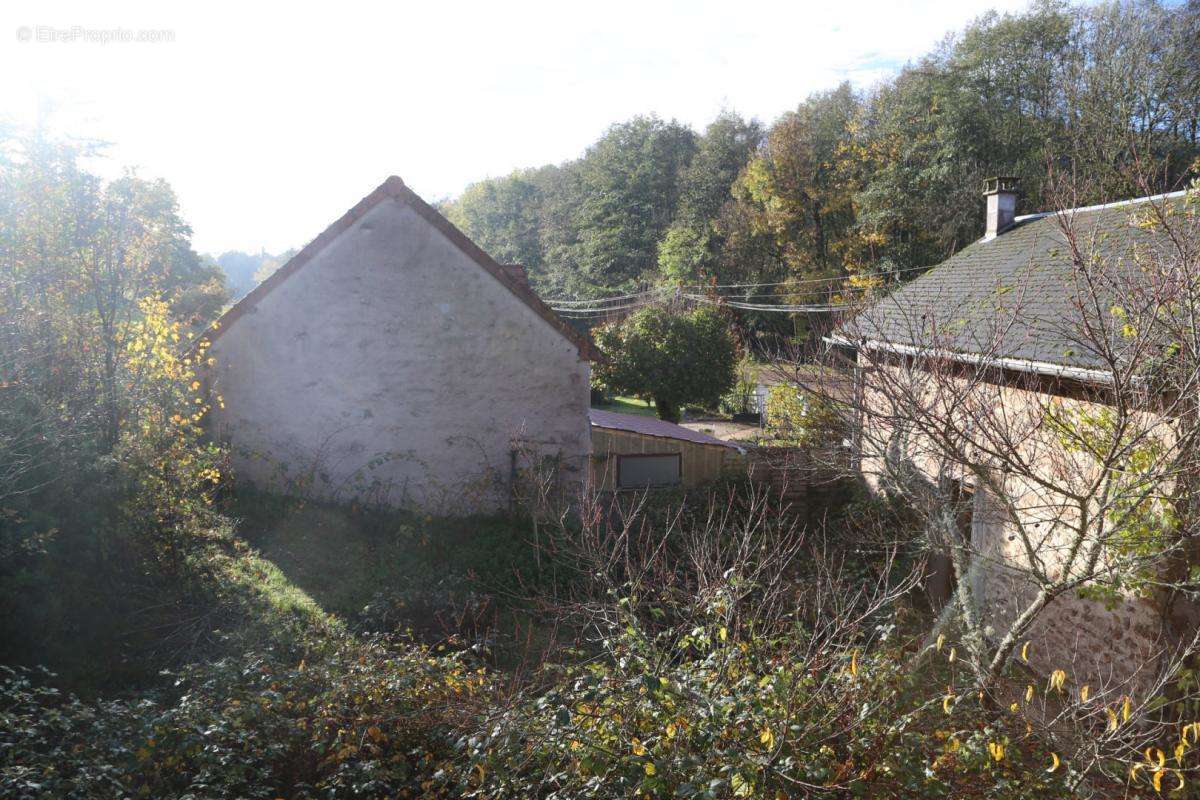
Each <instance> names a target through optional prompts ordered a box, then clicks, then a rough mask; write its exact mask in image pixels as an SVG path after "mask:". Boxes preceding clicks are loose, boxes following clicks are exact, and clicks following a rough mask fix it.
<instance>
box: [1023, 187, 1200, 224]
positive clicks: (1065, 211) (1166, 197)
mask: <svg viewBox="0 0 1200 800" xmlns="http://www.w3.org/2000/svg"><path fill="white" fill-rule="evenodd" d="M1188 191H1190V190H1188V189H1179V190H1178V191H1174V192H1162V193H1160V194H1148V195H1146V196H1145V197H1131V198H1129V199H1128V200H1114V201H1113V202H1111V203H1097V204H1096V205H1093V206H1076V207H1075V208H1063V209H1059V210H1055V211H1038V212H1035V213H1033V214H1022V215H1021V216H1019V217H1014V218H1013V222H1014V223H1017V222H1026V221H1028V220H1031V219H1041V218H1042V217H1048V216H1050V215H1051V214H1059V213H1063V214H1074V213H1077V212H1082V211H1103V210H1104V209H1106V208H1120V207H1122V206H1132V205H1137V204H1138V203H1149V202H1152V201H1154V200H1170V199H1171V198H1174V197H1182V196H1183V195H1185V194H1187V193H1188Z"/></svg>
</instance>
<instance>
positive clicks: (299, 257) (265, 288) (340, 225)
mask: <svg viewBox="0 0 1200 800" xmlns="http://www.w3.org/2000/svg"><path fill="white" fill-rule="evenodd" d="M387 199H395V200H400V201H401V202H404V203H407V204H408V206H409V207H410V208H412V209H413V210H414V211H415V212H417V214H418V215H420V216H421V217H422V218H423V219H424V220H425V221H426V222H428V223H429V224H431V225H433V227H434V228H436V229H437V230H438V231H439V232H440V233H441V234H442V235H443V236H445V237H446V238H447V239H449V240H450V243H451V244H452V245H454V246H455V247H457V248H458V249H459V250H461V251H462V252H463V253H465V254H466V255H467V256H468V257H469V258H470V259H471V260H472V261H474V262H475V263H476V264H477V265H478V266H479V267H481V268H482V269H483V270H484V271H485V272H487V273H488V274H490V275H491V276H492V277H493V278H495V279H496V280H497V281H499V282H500V284H501V285H503V286H504V287H505V288H506V289H508V290H509V291H510V292H512V293H513V294H514V295H516V296H517V299H519V300H521V301H522V302H523V303H525V305H526V306H528V307H529V308H530V309H532V310H533V312H534V313H535V314H537V315H538V316H540V317H541V318H542V319H543V320H545V321H546V322H548V323H549V324H550V325H551V327H553V328H554V329H555V330H556V331H557V332H558V333H559V334H560V335H561V336H563V337H564V338H565V339H567V340H568V341H570V342H571V343H572V344H574V345H575V347H576V349H577V350H578V351H579V355H580V357H581V358H584V359H588V360H594V359H596V358H597V357H598V351H597V350H596V346H595V344H593V343H592V341H591V339H590V338H589V337H587V336H585V335H584V334H581V333H580V332H579V331H577V330H576V329H575V328H573V327H571V325H569V324H568V323H567V322H566V321H565V320H563V319H562V317H559V316H558V315H557V314H555V313H554V311H553V310H552V309H551V308H550V307H549V306H547V305H546V304H545V302H543V301H542V299H541V298H540V297H538V296H537V294H536V293H535V292H534V291H533V289H531V288H530V287H529V286H528V285H525V284H522V283H520V282H519V281H517V280H515V279H514V278H513V277H512V276H510V275H509V274H508V273H507V272H506V271H505V269H504V267H503V266H501V265H500V264H498V263H497V262H496V261H495V259H493V258H492V257H491V256H489V255H488V254H487V253H486V252H485V251H484V250H483V248H481V247H480V246H479V245H477V244H475V242H473V241H471V239H470V238H469V237H468V236H467V235H466V234H465V233H463V232H462V231H460V230H459V229H458V228H457V227H456V226H455V225H454V223H452V222H451V221H450V220H448V219H446V217H445V216H443V215H442V214H441V213H440V212H439V211H438V210H437V209H436V208H434V207H433V206H431V205H429V204H428V203H426V202H425V201H424V200H423V199H421V197H420V196H419V195H418V194H417V193H416V192H414V191H413V190H412V189H410V188H408V186H407V185H406V184H405V183H404V181H403V180H402V179H401V178H400V176H399V175H389V176H388V178H387V179H386V180H385V181H384V182H383V183H381V184H379V186H377V187H375V189H374V190H373V191H372V192H371V193H370V194H368V195H367V196H366V197H364V198H363V199H361V200H359V201H358V202H357V203H355V204H354V206H353V207H352V208H351V209H350V210H349V211H347V212H346V213H345V214H343V215H342V216H340V217H338V219H336V220H335V221H334V222H333V223H332V224H331V225H329V227H327V228H326V229H325V230H323V231H321V233H319V234H318V235H317V236H316V238H314V239H313V240H312V241H310V242H309V243H308V244H306V245H305V246H304V247H303V248H301V249H300V251H299V252H298V253H296V255H294V256H292V257H291V258H290V259H288V261H287V262H286V263H285V264H284V265H283V266H281V267H280V268H279V269H277V270H275V272H273V273H272V274H271V275H270V276H269V277H267V278H266V280H264V281H263V282H262V283H260V284H258V285H257V286H255V287H254V288H253V289H251V290H250V291H249V292H247V293H246V294H245V295H243V296H242V298H241V299H239V300H238V301H237V302H236V303H234V304H233V305H232V306H230V307H229V308H228V309H226V311H225V313H223V314H222V315H221V316H220V317H218V318H217V320H216V321H215V322H214V323H213V324H212V326H211V327H210V328H209V330H208V331H206V332H205V334H204V335H203V336H201V337H198V338H197V341H199V340H200V339H207V340H208V341H209V342H212V341H214V340H216V339H217V338H218V337H219V336H221V334H222V333H224V332H225V331H226V330H227V329H228V328H229V325H230V324H231V323H233V322H235V321H237V319H238V318H239V317H241V316H242V315H243V314H245V313H246V312H247V311H248V310H249V309H251V308H253V307H254V306H255V305H256V304H257V303H258V302H259V301H260V300H262V299H263V297H265V296H266V295H267V294H269V293H270V292H271V291H272V290H273V289H274V288H275V287H276V286H278V285H279V284H281V283H283V281H285V280H286V279H287V278H288V277H289V276H290V275H291V274H292V273H294V272H296V270H298V269H300V268H301V267H302V266H304V265H305V264H307V263H308V262H309V261H311V260H312V259H313V258H315V257H316V256H317V254H318V253H320V252H321V251H322V250H324V249H325V247H326V246H328V245H329V243H330V242H332V241H333V240H334V239H336V238H337V237H338V236H340V235H341V234H343V233H344V232H345V231H346V230H347V229H349V228H350V226H351V225H353V224H354V223H355V222H357V221H358V220H359V219H360V218H361V217H363V216H364V215H366V213H367V212H368V211H370V210H371V209H372V208H374V207H375V206H377V205H378V204H379V203H381V202H383V201H384V200H387Z"/></svg>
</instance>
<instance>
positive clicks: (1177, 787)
mask: <svg viewBox="0 0 1200 800" xmlns="http://www.w3.org/2000/svg"><path fill="white" fill-rule="evenodd" d="M1174 772H1175V780H1177V781H1179V783H1177V784H1175V789H1174V791H1176V792H1179V791H1183V787H1184V785H1185V784H1186V783H1187V781H1185V780H1184V779H1183V773H1182V772H1180V771H1179V770H1174Z"/></svg>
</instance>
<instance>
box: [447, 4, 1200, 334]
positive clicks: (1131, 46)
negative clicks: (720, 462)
mask: <svg viewBox="0 0 1200 800" xmlns="http://www.w3.org/2000/svg"><path fill="white" fill-rule="evenodd" d="M1197 36H1200V10H1198V9H1197V7H1196V5H1195V4H1194V3H1191V4H1189V3H1182V4H1179V3H1175V4H1167V3H1163V2H1157V1H1156V0H1146V1H1144V2H1136V3H1102V4H1075V5H1072V4H1068V3H1061V2H1044V3H1036V4H1034V5H1033V6H1031V7H1030V8H1029V9H1027V10H1024V11H1021V12H1016V13H1010V14H999V13H994V12H993V13H988V14H985V15H983V16H982V17H980V18H979V19H977V20H975V21H973V22H972V23H970V24H969V25H967V26H966V27H965V28H964V29H963V30H961V31H959V32H957V33H955V34H952V35H950V36H948V37H947V38H946V39H945V40H944V41H943V42H941V43H940V44H939V45H938V46H937V47H935V48H934V49H933V50H932V51H931V52H929V53H928V54H927V55H925V56H924V57H922V58H919V59H916V60H914V62H913V63H912V64H910V65H908V66H906V67H905V68H904V69H902V70H900V72H899V73H898V74H897V75H896V76H895V77H893V78H890V79H887V80H884V81H881V82H880V83H879V84H877V85H876V86H874V87H872V88H871V89H870V90H868V91H859V90H855V89H853V88H852V87H851V86H849V85H842V86H839V87H836V88H834V89H831V90H829V91H824V92H818V93H816V94H814V95H812V96H811V97H809V98H807V99H805V100H803V101H802V102H800V103H798V104H797V105H796V107H795V108H794V110H792V111H790V112H788V113H787V114H784V115H783V116H782V117H780V118H779V119H778V120H776V121H774V123H773V124H772V125H770V126H769V127H768V128H767V129H766V130H765V131H764V130H763V126H760V125H759V124H758V123H757V122H755V121H745V120H743V119H741V118H740V117H738V116H737V115H736V114H734V113H732V112H723V113H722V114H721V115H720V116H718V118H717V119H716V120H715V121H714V122H713V123H712V124H711V125H710V126H709V127H708V128H707V129H706V130H705V131H704V133H703V135H700V136H697V135H696V134H695V133H693V132H692V131H691V130H688V129H687V128H685V127H683V126H680V125H678V124H677V123H664V122H662V121H660V120H656V119H653V118H636V119H633V120H630V121H629V122H626V123H623V124H620V125H615V126H613V127H612V128H610V129H609V130H608V131H607V132H606V133H605V134H604V136H603V137H602V138H601V139H600V140H599V141H598V142H597V143H596V144H595V145H594V146H593V147H592V148H590V149H589V150H588V152H587V153H586V154H585V155H584V156H583V157H582V158H581V159H578V160H576V161H572V162H568V163H567V164H565V165H563V166H562V167H549V166H548V167H543V168H541V169H539V170H535V171H522V172H518V173H514V174H513V175H510V176H507V177H504V178H499V179H495V180H489V181H484V182H482V183H480V184H476V185H475V186H472V187H471V188H470V189H468V191H467V192H465V193H464V195H463V197H462V198H460V199H459V200H458V201H456V202H455V203H454V204H452V205H451V207H450V213H451V218H452V219H454V220H455V221H456V222H458V223H459V224H460V225H462V226H463V227H464V229H465V230H466V231H467V232H468V233H469V234H471V235H472V236H473V237H475V238H476V239H477V240H478V241H479V242H480V244H481V245H482V246H483V247H484V248H485V249H487V250H488V251H489V252H491V253H493V255H496V257H497V258H501V259H502V260H513V261H521V262H523V263H526V264H527V265H528V266H530V267H531V274H533V276H534V282H535V285H536V286H537V288H538V289H539V290H540V291H542V292H543V293H546V294H549V295H551V296H561V295H564V294H570V295H573V296H578V297H591V296H595V295H597V294H602V293H605V292H611V291H614V290H618V289H626V288H632V287H634V286H638V285H642V284H647V283H650V284H652V283H662V282H674V283H680V282H682V283H691V284H706V283H709V282H715V283H718V284H722V285H730V284H731V285H734V286H732V287H730V288H728V289H727V290H726V291H725V292H723V293H726V294H729V295H731V296H739V297H742V298H744V299H753V300H754V301H756V302H778V301H789V302H827V301H829V300H837V299H838V298H840V297H843V296H845V295H847V294H848V295H849V296H851V297H858V296H860V291H861V290H866V289H869V288H871V287H874V286H877V285H880V284H881V283H883V282H885V281H889V280H893V279H901V280H903V279H908V278H911V277H913V276H915V275H916V274H918V270H919V269H920V268H922V267H926V266H929V265H931V264H935V263H937V262H939V261H941V260H943V259H945V258H946V257H948V256H949V255H951V254H953V253H954V252H956V251H957V250H960V249H962V248H963V247H965V246H966V245H967V244H969V243H971V242H972V241H974V240H976V239H977V238H978V237H979V236H980V234H981V233H982V226H983V219H984V215H983V210H982V202H981V199H980V196H979V193H980V189H981V186H982V181H983V179H984V178H985V177H988V176H990V175H996V174H1005V175H1015V176H1017V177H1019V178H1020V179H1021V186H1022V199H1021V204H1022V211H1037V210H1044V209H1050V208H1054V207H1055V206H1056V205H1057V204H1059V203H1060V202H1070V203H1071V204H1079V205H1087V204H1091V203H1098V202H1105V201H1110V200H1114V199H1119V198H1126V197H1134V196H1139V195H1143V194H1145V193H1146V192H1147V190H1152V191H1158V190H1169V189H1171V188H1175V187H1176V186H1177V185H1178V183H1179V182H1180V179H1181V178H1182V177H1184V176H1186V174H1187V173H1188V171H1189V167H1190V165H1191V163H1192V162H1193V160H1194V158H1195V156H1196V154H1197V152H1198V146H1200V145H1198V141H1200V139H1198V136H1197V131H1198V130H1200V99H1198V97H1197V93H1196V90H1195V85H1194V81H1193V80H1192V76H1194V75H1195V74H1196V72H1197V65H1198V59H1200V57H1198V56H1197V48H1196V47H1195V41H1196V39H1197ZM1047 164H1053V165H1054V169H1053V170H1048V169H1047ZM1067 174H1071V175H1075V176H1079V177H1080V180H1079V181H1077V184H1078V185H1076V186H1075V187H1074V193H1073V194H1072V195H1071V197H1070V198H1069V201H1068V200H1067V199H1066V198H1063V197H1060V196H1059V195H1060V194H1061V192H1060V191H1059V190H1060V189H1061V188H1062V187H1061V186H1059V185H1058V183H1057V182H1058V181H1059V176H1061V175H1067ZM1147 175H1154V176H1155V177H1154V180H1153V182H1152V185H1150V186H1146V185H1144V184H1143V183H1142V182H1141V178H1142V177H1144V176H1147ZM810 279H831V282H829V283H824V284H815V283H803V281H806V280H810ZM741 284H755V285H750V286H740V287H739V286H738V285H741ZM776 284H778V285H776ZM732 318H733V319H734V320H735V321H736V323H737V324H738V325H739V326H740V327H741V328H742V329H743V330H744V331H746V332H747V333H749V334H762V335H774V336H779V337H785V336H793V335H796V334H802V333H804V330H803V327H804V326H805V325H806V322H805V320H804V319H803V318H800V319H797V320H795V321H793V320H789V319H788V318H787V317H786V316H785V315H782V314H763V313H760V312H754V311H738V312H735V313H734V314H733V315H732ZM747 338H750V337H749V336H748V337H747Z"/></svg>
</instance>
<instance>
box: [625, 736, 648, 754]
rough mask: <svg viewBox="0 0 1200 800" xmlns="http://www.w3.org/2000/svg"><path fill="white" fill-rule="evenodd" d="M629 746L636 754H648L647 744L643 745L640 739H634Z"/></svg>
mask: <svg viewBox="0 0 1200 800" xmlns="http://www.w3.org/2000/svg"><path fill="white" fill-rule="evenodd" d="M629 746H630V749H631V750H632V751H633V754H634V755H635V756H644V755H646V746H645V745H643V744H642V743H641V741H640V740H638V739H634V740H633V741H632V742H630V743H629Z"/></svg>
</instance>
